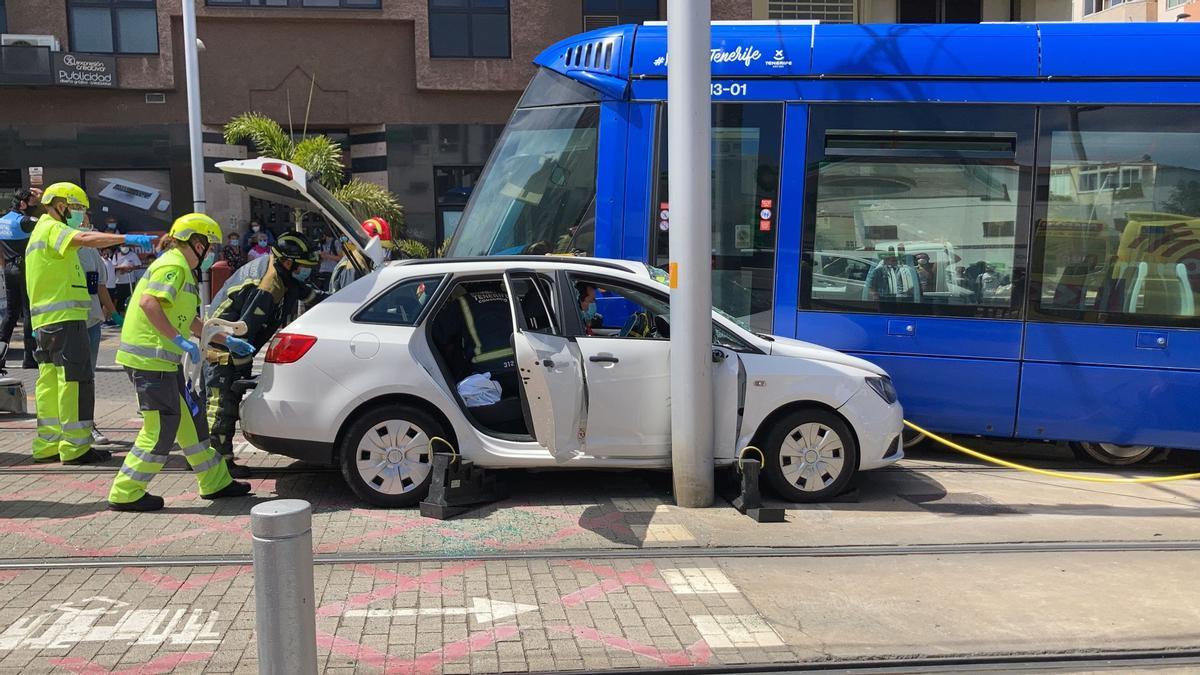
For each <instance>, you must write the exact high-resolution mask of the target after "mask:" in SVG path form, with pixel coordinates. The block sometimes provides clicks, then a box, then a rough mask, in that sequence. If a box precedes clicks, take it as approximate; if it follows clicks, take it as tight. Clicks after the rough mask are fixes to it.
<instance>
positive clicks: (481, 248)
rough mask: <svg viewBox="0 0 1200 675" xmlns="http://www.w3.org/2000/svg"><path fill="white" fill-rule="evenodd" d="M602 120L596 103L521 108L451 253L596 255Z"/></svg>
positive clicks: (486, 174)
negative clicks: (594, 252) (598, 146)
mask: <svg viewBox="0 0 1200 675" xmlns="http://www.w3.org/2000/svg"><path fill="white" fill-rule="evenodd" d="M599 121H600V113H599V109H598V107H597V106H594V105H574V106H564V107H553V108H535V109H529V110H518V111H517V112H516V114H515V115H513V118H512V120H511V121H509V124H508V128H507V129H506V130H505V131H504V135H503V136H502V137H501V138H500V142H499V144H498V145H497V147H496V150H495V151H494V152H493V154H492V160H491V162H490V163H489V164H488V167H487V169H486V170H485V171H484V173H483V176H482V177H481V178H480V182H479V185H478V187H477V188H476V190H475V198H474V200H473V201H472V202H471V205H470V206H469V207H468V208H467V211H466V213H464V214H463V218H462V225H461V226H460V228H459V231H458V232H457V233H456V234H455V237H454V241H453V242H452V244H451V246H450V249H449V252H450V255H452V256H481V255H505V254H534V255H537V254H545V253H574V254H578V255H591V254H592V253H593V250H594V245H593V244H594V241H595V226H596V222H595V221H596V144H597V139H598V136H599V133H598V132H599Z"/></svg>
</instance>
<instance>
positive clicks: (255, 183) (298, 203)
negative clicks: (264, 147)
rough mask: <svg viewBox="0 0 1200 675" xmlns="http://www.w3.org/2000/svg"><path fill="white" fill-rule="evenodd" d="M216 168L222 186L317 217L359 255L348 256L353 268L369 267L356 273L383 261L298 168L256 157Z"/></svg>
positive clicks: (378, 249)
mask: <svg viewBox="0 0 1200 675" xmlns="http://www.w3.org/2000/svg"><path fill="white" fill-rule="evenodd" d="M217 168H218V169H220V170H221V173H222V174H224V176H225V182H226V183H229V184H230V185H237V186H239V187H241V188H244V189H245V190H246V191H247V192H249V193H250V194H251V195H253V196H255V197H258V198H259V199H266V200H268V201H272V202H277V203H279V204H285V205H287V206H291V207H294V208H298V209H303V210H305V211H315V212H317V213H319V214H321V216H322V217H324V218H325V221H326V222H328V223H329V225H330V227H332V228H334V229H335V230H336V231H337V232H338V234H341V235H342V236H345V237H347V238H348V239H349V241H351V242H353V244H354V245H355V246H356V247H357V248H358V249H359V250H360V251H361V252H362V253H363V255H362V256H354V255H352V256H350V261H351V262H352V263H354V265H355V267H359V266H360V265H361V264H363V263H364V262H365V264H367V265H369V267H368V268H367V269H359V272H360V273H366V272H369V271H371V269H374V267H375V266H376V265H378V264H379V263H380V262H382V261H383V257H384V256H383V253H384V251H383V246H382V244H381V243H380V241H379V240H378V239H377V238H375V237H371V238H369V239H368V238H367V236H366V234H364V233H363V231H362V228H361V227H360V226H359V223H358V219H356V218H355V217H354V214H352V213H350V210H349V209H347V208H346V207H345V206H344V205H343V204H342V203H341V202H339V201H338V200H337V199H336V198H334V196H333V194H332V193H331V192H330V191H329V190H328V189H326V188H325V186H323V185H321V183H320V182H319V181H317V180H316V178H310V177H309V175H308V172H307V171H305V170H304V169H303V168H301V167H300V166H299V165H296V164H293V163H291V162H284V161H282V160H278V159H271V158H269V157H259V158H256V159H234V160H229V161H225V162H219V163H218V164H217ZM360 258H361V259H360Z"/></svg>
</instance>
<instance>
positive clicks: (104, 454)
mask: <svg viewBox="0 0 1200 675" xmlns="http://www.w3.org/2000/svg"><path fill="white" fill-rule="evenodd" d="M110 459H112V453H111V452H109V451H107V450H97V449H96V448H88V451H87V452H85V453H83V454H82V455H80V456H79V457H76V458H75V459H68V460H66V461H64V462H63V464H69V465H71V466H75V465H77V464H99V463H100V462H107V461H108V460H110Z"/></svg>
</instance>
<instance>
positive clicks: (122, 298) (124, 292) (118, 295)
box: [112, 283, 134, 314]
mask: <svg viewBox="0 0 1200 675" xmlns="http://www.w3.org/2000/svg"><path fill="white" fill-rule="evenodd" d="M133 287H134V285H133V284H121V283H119V284H117V285H116V286H115V287H114V288H113V292H112V301H113V306H115V307H116V308H117V311H118V312H120V313H121V314H126V313H128V309H129V308H128V307H127V305H128V304H129V298H130V297H132V296H133Z"/></svg>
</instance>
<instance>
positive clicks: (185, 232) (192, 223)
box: [167, 213, 221, 244]
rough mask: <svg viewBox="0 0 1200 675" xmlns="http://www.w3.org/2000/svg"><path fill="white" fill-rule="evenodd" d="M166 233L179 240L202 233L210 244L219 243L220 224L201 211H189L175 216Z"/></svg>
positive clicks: (185, 239)
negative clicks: (184, 214)
mask: <svg viewBox="0 0 1200 675" xmlns="http://www.w3.org/2000/svg"><path fill="white" fill-rule="evenodd" d="M167 234H168V235H170V236H171V237H174V238H175V239H178V240H179V241H187V240H188V239H191V238H192V237H194V236H195V235H197V234H202V235H204V236H205V237H206V238H207V239H208V243H210V244H219V243H221V226H220V225H218V224H217V221H215V220H213V219H212V218H209V217H208V216H206V215H204V214H203V213H189V214H187V215H186V216H180V217H178V218H176V219H175V222H174V224H172V225H171V231H170V232H168V233H167Z"/></svg>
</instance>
